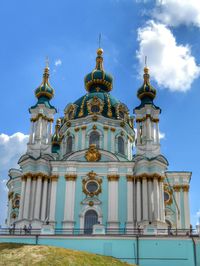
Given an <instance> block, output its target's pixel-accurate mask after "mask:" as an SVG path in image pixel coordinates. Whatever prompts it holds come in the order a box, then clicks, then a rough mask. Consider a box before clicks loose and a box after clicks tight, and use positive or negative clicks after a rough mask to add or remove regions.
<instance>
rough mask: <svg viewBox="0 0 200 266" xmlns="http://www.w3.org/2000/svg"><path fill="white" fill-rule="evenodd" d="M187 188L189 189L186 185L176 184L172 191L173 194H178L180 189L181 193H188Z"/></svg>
mask: <svg viewBox="0 0 200 266" xmlns="http://www.w3.org/2000/svg"><path fill="white" fill-rule="evenodd" d="M189 188H190V186H189V185H187V184H185V185H178V184H177V185H173V189H174V191H175V192H180V191H181V189H182V191H183V192H188V191H189Z"/></svg>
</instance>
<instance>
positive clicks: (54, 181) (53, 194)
mask: <svg viewBox="0 0 200 266" xmlns="http://www.w3.org/2000/svg"><path fill="white" fill-rule="evenodd" d="M57 181H58V177H57V176H53V177H52V181H51V197H50V210H49V221H50V222H52V223H54V222H55V211H56V190H57Z"/></svg>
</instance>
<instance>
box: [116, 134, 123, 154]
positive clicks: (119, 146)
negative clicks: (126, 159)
mask: <svg viewBox="0 0 200 266" xmlns="http://www.w3.org/2000/svg"><path fill="white" fill-rule="evenodd" d="M118 152H119V153H121V154H125V151H124V139H123V138H122V137H121V136H119V137H118Z"/></svg>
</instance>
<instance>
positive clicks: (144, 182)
mask: <svg viewBox="0 0 200 266" xmlns="http://www.w3.org/2000/svg"><path fill="white" fill-rule="evenodd" d="M147 196H148V194H147V179H146V178H143V179H142V220H144V221H147V220H148V198H147Z"/></svg>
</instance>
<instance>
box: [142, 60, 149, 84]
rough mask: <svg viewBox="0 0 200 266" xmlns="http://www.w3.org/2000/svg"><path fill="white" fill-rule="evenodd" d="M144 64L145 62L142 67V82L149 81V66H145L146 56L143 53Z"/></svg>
mask: <svg viewBox="0 0 200 266" xmlns="http://www.w3.org/2000/svg"><path fill="white" fill-rule="evenodd" d="M144 64H145V67H144V75H143V77H144V83H149V77H150V76H149V68H148V67H147V56H146V55H145V58H144Z"/></svg>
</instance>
